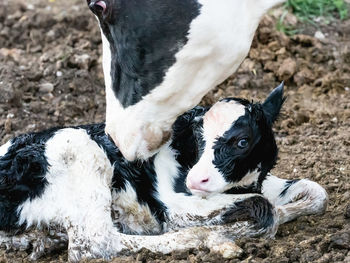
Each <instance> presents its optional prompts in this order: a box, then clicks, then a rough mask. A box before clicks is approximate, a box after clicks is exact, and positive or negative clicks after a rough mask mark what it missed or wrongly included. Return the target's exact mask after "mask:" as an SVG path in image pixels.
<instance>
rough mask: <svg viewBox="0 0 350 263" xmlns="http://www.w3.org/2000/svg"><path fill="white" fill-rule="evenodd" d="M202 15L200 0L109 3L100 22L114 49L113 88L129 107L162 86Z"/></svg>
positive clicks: (149, 0) (121, 100)
mask: <svg viewBox="0 0 350 263" xmlns="http://www.w3.org/2000/svg"><path fill="white" fill-rule="evenodd" d="M199 12H200V4H199V3H198V2H197V1H196V0H144V1H141V2H140V1H136V0H128V1H116V0H115V1H109V7H108V12H107V14H106V15H100V16H99V19H100V25H101V29H102V31H103V33H104V34H105V36H106V38H107V39H108V41H109V42H110V47H111V54H112V65H111V77H112V88H113V91H114V93H115V95H116V97H117V98H118V100H119V101H120V103H121V104H122V105H123V106H124V107H125V108H126V107H128V106H131V105H134V104H136V103H137V102H139V101H140V100H141V99H142V97H143V96H145V95H147V94H148V93H149V92H150V91H151V90H153V89H154V88H155V87H157V86H158V85H159V84H161V83H162V81H163V79H164V76H165V73H166V72H167V70H168V69H169V68H170V67H171V66H172V65H173V64H174V63H175V61H176V59H175V54H176V53H177V52H178V51H179V50H180V49H181V48H182V47H183V46H184V45H185V44H186V43H187V41H188V39H187V35H188V32H189V29H190V24H191V22H192V21H193V19H194V18H196V17H197V16H198V15H199Z"/></svg>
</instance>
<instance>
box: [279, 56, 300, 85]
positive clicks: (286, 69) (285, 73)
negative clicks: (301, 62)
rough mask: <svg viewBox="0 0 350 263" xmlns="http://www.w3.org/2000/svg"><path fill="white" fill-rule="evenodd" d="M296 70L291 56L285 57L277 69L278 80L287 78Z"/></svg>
mask: <svg viewBox="0 0 350 263" xmlns="http://www.w3.org/2000/svg"><path fill="white" fill-rule="evenodd" d="M296 70H297V63H296V62H295V60H293V59H291V58H287V59H285V60H284V61H283V62H282V64H281V66H280V67H279V69H278V71H277V76H278V77H279V79H280V80H289V79H290V78H291V77H293V75H294V74H295V72H296Z"/></svg>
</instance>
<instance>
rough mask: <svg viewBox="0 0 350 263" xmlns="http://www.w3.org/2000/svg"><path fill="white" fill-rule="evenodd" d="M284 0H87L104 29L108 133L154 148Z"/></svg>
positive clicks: (135, 152) (145, 152) (136, 149)
mask: <svg viewBox="0 0 350 263" xmlns="http://www.w3.org/2000/svg"><path fill="white" fill-rule="evenodd" d="M281 1H282V0H259V1H257V2H256V0H246V1H236V0H227V1H208V0H143V1H136V0H88V1H87V2H88V5H89V7H90V9H91V10H92V12H93V13H94V14H95V15H96V17H97V18H98V20H99V24H100V27H101V31H102V41H103V68H104V74H105V84H106V99H107V111H106V133H108V134H109V135H110V136H111V137H112V139H113V140H114V141H115V143H116V144H117V145H118V146H119V148H120V150H121V152H122V153H123V155H124V156H125V157H126V158H127V159H128V160H130V161H131V160H134V159H135V158H140V159H146V158H148V157H150V156H151V155H152V154H154V153H155V152H156V151H157V150H158V148H159V147H160V146H161V145H162V144H163V143H164V142H166V141H167V140H168V138H170V135H171V134H170V133H171V126H172V124H173V123H174V121H175V120H176V118H177V116H179V115H180V114H182V113H184V112H185V111H186V110H188V109H190V108H192V107H194V106H195V105H197V104H198V103H199V101H200V100H201V98H202V97H203V96H204V95H205V94H206V93H207V92H208V91H209V90H210V89H211V88H213V87H214V86H215V85H217V84H219V83H220V82H222V81H223V80H225V79H226V78H227V77H228V76H230V75H231V74H232V73H233V72H234V71H235V70H236V69H237V68H238V66H239V65H240V63H241V62H242V61H243V59H244V57H245V56H246V54H247V53H248V51H249V48H250V44H251V41H252V38H253V35H254V32H255V29H256V27H257V25H258V22H259V19H260V17H261V15H262V14H263V13H264V12H265V11H266V10H267V9H268V7H271V6H272V5H273V4H276V3H277V2H281Z"/></svg>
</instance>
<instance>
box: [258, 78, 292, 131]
mask: <svg viewBox="0 0 350 263" xmlns="http://www.w3.org/2000/svg"><path fill="white" fill-rule="evenodd" d="M283 88H284V82H282V83H281V84H280V85H279V86H278V87H277V88H275V89H274V90H273V91H272V92H271V93H270V94H269V96H268V97H267V99H266V100H265V102H264V103H263V105H262V106H263V111H264V114H265V117H266V119H267V121H268V122H269V123H270V124H273V123H274V121H275V120H276V119H277V117H278V114H279V113H280V111H281V108H282V105H283V102H284V101H285V99H286V98H285V97H284V96H283Z"/></svg>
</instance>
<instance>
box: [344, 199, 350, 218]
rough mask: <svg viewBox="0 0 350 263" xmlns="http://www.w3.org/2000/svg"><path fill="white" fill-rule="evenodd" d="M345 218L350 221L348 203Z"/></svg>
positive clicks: (349, 204) (349, 206) (349, 205)
mask: <svg viewBox="0 0 350 263" xmlns="http://www.w3.org/2000/svg"><path fill="white" fill-rule="evenodd" d="M344 217H345V218H348V219H350V203H348V205H347V207H346V209H345V214H344Z"/></svg>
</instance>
